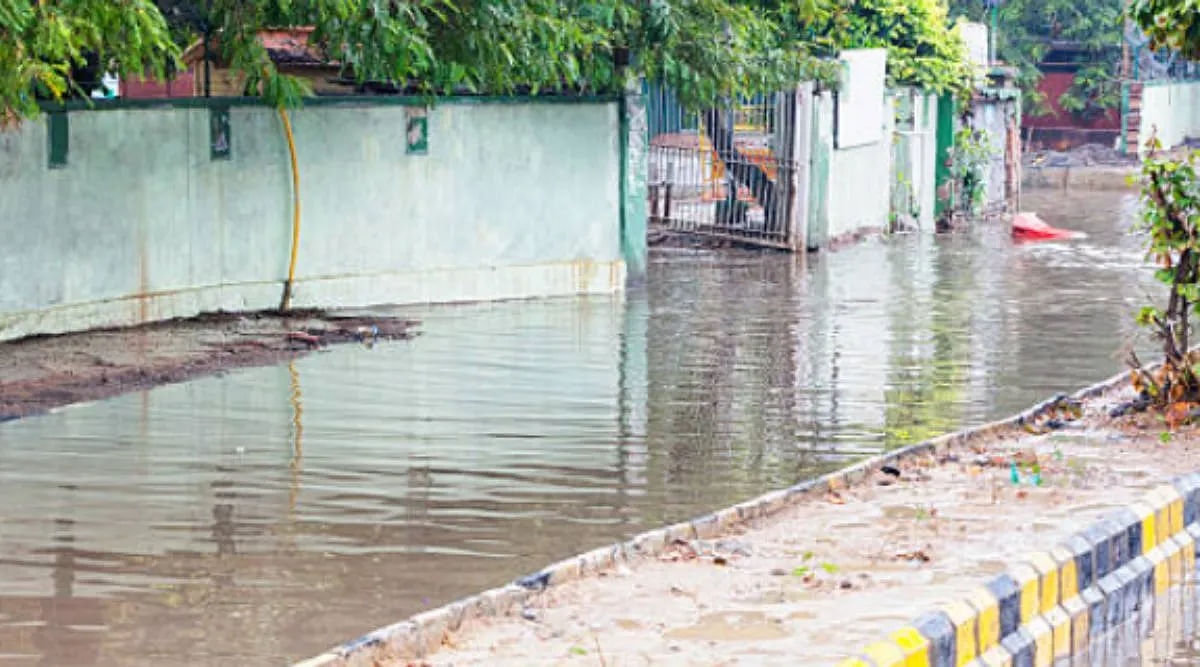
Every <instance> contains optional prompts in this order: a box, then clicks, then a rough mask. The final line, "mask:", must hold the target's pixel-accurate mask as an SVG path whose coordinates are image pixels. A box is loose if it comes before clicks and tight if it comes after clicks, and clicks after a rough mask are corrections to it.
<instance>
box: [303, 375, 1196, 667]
mask: <svg viewBox="0 0 1200 667" xmlns="http://www.w3.org/2000/svg"><path fill="white" fill-rule="evenodd" d="M1128 379H1129V372H1128V371H1126V372H1122V373H1118V374H1117V375H1114V376H1112V377H1110V378H1108V379H1107V380H1103V381H1101V382H1098V383H1096V384H1093V385H1090V386H1088V387H1085V388H1083V389H1080V390H1079V391H1077V392H1075V393H1074V394H1071V395H1070V396H1067V397H1065V398H1070V399H1074V400H1084V399H1090V398H1095V397H1097V396H1100V395H1102V394H1104V393H1106V392H1108V391H1111V390H1112V389H1114V388H1116V387H1118V386H1120V385H1122V384H1125V383H1126V382H1128ZM1063 398H1064V396H1061V395H1060V396H1055V397H1052V398H1049V399H1046V400H1044V401H1042V402H1040V403H1038V404H1036V405H1034V406H1033V407H1030V408H1028V409H1026V410H1024V411H1022V412H1020V413H1017V414H1015V415H1012V416H1010V417H1007V418H1005V419H1001V420H998V421H993V422H989V423H986V424H982V425H979V426H975V427H972V428H967V429H962V430H959V431H955V432H953V433H947V434H944V435H940V436H938V437H935V438H931V439H929V440H926V441H924V442H920V443H917V444H914V445H909V446H907V447H902V448H900V449H897V450H894V451H891V452H887V453H885V454H880V455H878V456H874V457H871V458H868V459H865V460H863V461H859V462H858V463H855V464H852V465H850V466H847V467H845V468H841V469H839V470H835V471H833V472H831V473H828V474H826V475H823V476H821V477H818V478H815V479H811V480H808V481H805V482H800V483H798V484H795V485H793V486H790V487H788V488H785V489H779V490H775V491H768V492H767V493H764V494H762V495H760V496H758V497H756V498H753V499H751V500H747V501H745V502H742V503H738V504H736V505H733V506H732V507H727V508H725V509H722V510H718V511H716V512H713V513H710V514H706V515H704V516H702V517H698V518H696V519H692V520H691V521H683V522H680V523H676V524H672V525H670V526H666V527H663V528H657V529H654V530H649V531H646V532H643V533H640V534H638V535H636V536H634V537H633V538H631V539H629V540H627V541H625V542H618V543H616V544H612V545H609V546H605V547H600V548H598V549H593V550H592V551H588V552H586V553H583V554H579V555H576V556H571V557H569V558H566V559H563V560H561V561H558V562H557V563H554V564H552V565H549V566H547V567H545V568H543V569H541V570H538V571H537V572H534V573H533V574H530V575H528V576H525V577H521V578H519V579H517V580H516V581H514V582H513V583H510V584H508V585H506V586H501V587H498V588H493V589H491V590H487V591H484V592H482V593H478V594H476V595H471V596H468V597H466V598H463V599H461V600H457V601H455V602H451V603H449V604H446V605H443V606H441V607H438V608H436V609H432V610H429V611H425V612H422V613H419V614H416V615H414V616H411V617H409V618H407V619H405V620H403V621H400V622H398V623H394V624H392V625H387V626H384V627H382V628H379V629H376V630H374V631H372V632H369V633H367V634H365V635H363V636H361V637H359V638H358V639H355V640H353V641H349V642H346V643H344V644H342V645H340V646H336V647H333V648H331V649H329V650H328V651H326V652H324V653H322V654H321V655H318V656H316V657H313V658H309V659H307V660H303V661H301V662H298V663H295V665H296V667H359V666H366V665H372V666H373V665H377V664H380V663H383V662H387V661H390V660H411V659H420V658H424V657H426V656H428V655H429V654H431V653H433V652H435V651H437V649H438V648H439V647H440V646H441V645H442V643H443V641H444V639H445V637H446V635H447V633H449V632H454V631H457V630H458V629H459V628H460V627H461V626H462V625H463V623H464V622H466V621H469V620H473V619H480V618H495V617H501V616H505V615H507V613H508V611H509V610H510V609H511V608H512V607H513V606H514V605H517V604H521V603H523V602H525V601H526V600H528V599H530V598H532V597H534V596H536V595H538V594H539V593H541V592H542V591H544V590H545V589H546V588H549V587H552V586H557V585H559V584H563V583H566V582H569V581H574V580H577V579H579V578H581V577H585V576H591V575H595V574H597V573H599V572H601V571H605V570H608V569H610V568H614V567H616V566H618V565H621V564H623V563H627V562H633V561H636V560H638V559H642V558H647V557H655V556H657V555H659V554H661V553H663V551H664V550H665V549H667V548H668V547H669V546H670V545H671V544H672V543H674V542H675V541H676V540H691V539H712V538H715V537H719V536H721V535H723V534H725V533H727V532H729V531H730V529H731V528H732V527H734V526H736V525H738V524H741V523H744V522H747V521H751V520H755V519H762V518H766V517H770V516H771V515H774V514H776V513H777V512H779V511H780V510H782V509H784V508H786V507H789V506H791V505H794V504H796V503H798V502H800V501H801V500H804V499H808V498H811V497H813V496H819V495H823V494H826V493H828V492H830V491H837V490H840V489H844V488H846V487H848V486H851V485H855V484H859V483H861V482H862V481H864V480H865V479H867V477H868V476H869V475H871V474H872V473H874V472H875V471H877V470H878V469H879V468H881V467H882V466H885V465H888V464H891V463H895V462H897V461H901V460H903V459H907V458H910V457H913V456H920V455H927V454H935V455H942V454H946V453H947V452H949V451H950V450H951V449H952V448H957V447H962V446H965V445H968V444H970V443H972V442H977V441H980V440H985V439H990V438H995V437H997V436H999V435H1001V434H1003V433H1004V432H1005V431H1008V430H1010V429H1019V428H1020V425H1021V424H1022V423H1024V422H1032V421H1035V420H1036V419H1037V418H1038V417H1040V416H1042V415H1043V414H1046V413H1048V412H1050V411H1051V410H1053V409H1054V408H1055V407H1056V406H1057V405H1058V404H1059V403H1060V402H1061V401H1062V399H1063ZM1188 479H1191V478H1188ZM1188 488H1189V489H1192V490H1193V491H1195V493H1194V494H1192V496H1189V497H1193V496H1194V501H1192V504H1191V505H1186V504H1184V506H1186V507H1190V508H1191V510H1192V513H1191V514H1190V515H1189V516H1190V517H1191V518H1192V519H1193V520H1194V519H1195V518H1196V512H1197V509H1200V474H1197V475H1196V476H1195V485H1194V486H1193V487H1188ZM1160 490H1161V491H1163V492H1165V491H1166V489H1165V488H1163V489H1160ZM1158 492H1159V491H1158V490H1156V491H1155V492H1154V493H1158ZM1179 493H1182V492H1179ZM1181 497H1182V496H1181ZM1167 511H1168V510H1164V512H1167ZM1179 511H1180V519H1181V521H1183V516H1184V515H1183V512H1184V510H1183V509H1180V510H1179ZM1152 514H1153V513H1152ZM1164 517H1165V518H1167V519H1168V521H1169V517H1170V515H1169V514H1164ZM1191 524H1192V521H1184V522H1183V524H1182V525H1183V526H1190V525H1191ZM1139 525H1140V524H1139ZM1168 525H1169V523H1168V524H1164V526H1168ZM1196 530H1197V532H1196V536H1197V537H1200V524H1198V525H1197V528H1196ZM1155 534H1156V535H1158V534H1162V535H1164V536H1165V535H1167V533H1166V532H1165V529H1164V532H1163V533H1155ZM1170 537H1172V538H1174V537H1175V535H1174V533H1172V534H1171V535H1170ZM1163 542H1164V540H1157V541H1155V545H1156V548H1157V545H1159V544H1162V543H1163ZM1193 543H1195V541H1194V540H1193ZM1180 549H1182V546H1180ZM1192 562H1193V564H1194V560H1193V561H1192ZM1111 569H1113V570H1116V569H1117V568H1116V567H1112V568H1111ZM1056 581H1057V575H1056ZM1036 585H1037V581H1036V580H1035V582H1034V586H1035V587H1036ZM1093 588H1094V586H1093ZM1080 590H1084V588H1080ZM1060 598H1061V596H1060ZM1059 601H1061V600H1056V602H1055V605H1058V603H1059ZM1089 609H1090V608H1089ZM977 617H978V614H976V616H975V617H971V616H969V614H968V615H961V618H962V619H964V620H962V627H963V628H966V627H968V625H969V624H970V623H971V622H972V621H971V620H970V619H971V618H977ZM1022 618H1024V617H1022ZM1072 618H1074V617H1072ZM1056 619H1057V615H1056ZM951 627H952V628H953V629H955V632H956V633H957V629H958V627H959V626H955V625H951ZM969 627H970V632H971V633H972V637H976V635H977V632H976V630H977V627H978V623H975V625H969ZM943 628H944V626H943ZM911 629H912V628H909V629H907V630H911ZM1039 631H1040V626H1039ZM930 632H932V630H931V631H930ZM1010 634H1011V633H1010ZM910 635H911V633H909V632H907V631H905V636H906V637H908V638H909V644H910V645H911V646H912V647H913V648H911V649H909V650H908V652H907V653H905V652H903V650H902V649H900V647H899V645H898V644H895V639H894V638H889V639H888V641H887V642H883V641H881V642H877V643H876V644H872V645H871V646H870V647H868V648H869V649H870V651H868V652H867V653H865V654H864V656H863V657H861V658H850V659H849V660H848V661H847V663H846V664H847V665H892V664H930V665H934V666H939V665H942V664H954V665H966V664H968V663H969V662H970V661H971V660H973V659H974V658H975V657H976V656H975V655H972V656H971V658H969V659H968V660H967V661H966V662H959V661H958V660H954V661H953V662H947V663H943V662H933V661H932V660H933V658H934V657H935V653H936V651H935V650H934V649H935V648H936V646H942V644H938V645H936V646H935V644H934V643H932V642H929V641H928V640H926V641H925V642H924V644H922V642H921V641H919V640H918V638H914V637H911V636H910ZM956 636H957V634H956ZM1037 636H1041V635H1037ZM918 637H920V638H924V635H920V634H918ZM938 637H941V635H938ZM1000 638H1001V639H1007V638H1008V635H1007V634H1005V635H1000ZM940 641H942V642H943V644H944V640H940ZM971 644H972V645H975V644H977V642H974V641H973V642H971ZM893 645H894V647H895V648H896V649H897V650H898V651H901V652H900V653H897V652H896V651H893V650H892V648H893ZM967 645H968V644H967V641H966V630H965V629H964V630H963V641H962V644H961V646H963V647H964V648H965V647H966V646H967ZM922 646H923V647H924V649H923V650H924V651H925V652H924V653H921V650H922V648H921V647H922ZM954 648H955V653H956V655H955V657H956V658H957V657H960V656H959V654H958V653H957V652H958V648H959V644H958V643H955V645H954ZM978 653H979V652H978V651H977V652H976V654H978ZM896 655H900V656H902V658H903V659H902V661H901V662H894V661H891V662H889V661H888V660H890V659H891V658H894V657H895V656H896ZM908 655H911V656H912V657H911V658H907V657H904V656H908ZM920 655H927V656H928V657H929V659H930V660H931V661H930V662H928V663H925V662H920V663H918V662H904V661H903V660H907V659H915V660H919V659H920V658H919V656H920ZM1032 655H1033V654H1032V653H1030V656H1032ZM855 660H857V661H859V662H854V661H855ZM985 664H993V663H985ZM996 664H1010V663H1009V662H1002V663H996ZM1011 664H1023V663H1020V662H1016V663H1011Z"/></svg>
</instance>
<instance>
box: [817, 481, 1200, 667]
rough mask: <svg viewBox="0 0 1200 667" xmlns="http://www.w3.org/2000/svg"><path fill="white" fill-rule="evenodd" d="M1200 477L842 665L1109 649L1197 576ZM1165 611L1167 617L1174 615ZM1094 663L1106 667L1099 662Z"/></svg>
mask: <svg viewBox="0 0 1200 667" xmlns="http://www.w3.org/2000/svg"><path fill="white" fill-rule="evenodd" d="M1197 519H1200V473H1194V474H1191V475H1187V476H1184V477H1180V478H1178V479H1176V480H1175V481H1174V482H1173V483H1171V484H1164V485H1162V486H1160V487H1157V488H1155V489H1154V490H1152V491H1150V492H1149V493H1147V494H1146V495H1145V496H1144V497H1143V498H1142V499H1140V500H1139V501H1137V502H1135V503H1133V504H1131V505H1129V506H1127V507H1125V508H1122V509H1120V510H1117V511H1115V512H1112V513H1110V514H1108V515H1106V516H1105V517H1104V518H1103V519H1101V520H1099V521H1097V522H1096V523H1093V524H1092V525H1091V526H1089V527H1088V528H1087V529H1086V530H1084V531H1082V532H1080V533H1077V534H1076V535H1073V536H1072V537H1071V538H1069V539H1068V540H1067V541H1066V542H1064V543H1063V544H1060V545H1059V546H1057V547H1055V548H1053V549H1051V550H1050V551H1046V552H1040V553H1034V554H1031V555H1030V556H1028V557H1027V558H1025V559H1024V560H1023V561H1021V562H1019V563H1017V564H1016V565H1014V566H1013V567H1012V568H1011V569H1010V570H1009V571H1008V572H1005V573H1004V574H1001V575H999V576H997V577H996V578H994V579H992V580H991V581H989V582H987V583H986V584H984V585H983V586H980V587H979V588H978V589H976V590H975V591H974V592H972V593H971V594H970V595H968V596H966V597H965V598H963V599H961V600H956V601H953V602H951V603H949V604H946V605H944V606H943V607H941V608H939V609H936V610H934V611H931V612H929V613H927V614H925V615H923V616H921V617H919V618H917V619H916V620H915V621H913V623H912V624H911V625H909V626H905V627H903V628H900V629H899V630H897V631H896V632H894V633H892V634H891V635H890V636H889V637H887V638H886V639H883V640H881V641H878V642H875V643H873V644H871V645H869V646H867V647H866V648H864V649H863V650H862V652H861V653H860V654H859V655H857V656H855V657H851V658H848V659H846V660H844V661H842V662H841V663H839V667H966V666H969V667H1000V666H1005V667H1007V666H1010V665H1011V666H1012V667H1024V666H1029V667H1033V666H1035V665H1036V666H1041V665H1047V666H1049V665H1053V664H1056V663H1057V662H1058V661H1060V660H1064V659H1075V658H1080V657H1085V656H1087V657H1090V658H1092V659H1093V660H1094V659H1096V658H1097V654H1098V653H1099V652H1101V651H1102V646H1101V645H1100V643H1101V642H1102V641H1103V638H1104V636H1105V634H1106V633H1108V632H1111V631H1116V630H1117V629H1118V628H1120V627H1121V626H1122V624H1123V623H1125V622H1126V621H1128V620H1131V619H1135V618H1138V619H1143V620H1144V619H1146V618H1148V616H1149V615H1153V614H1155V613H1156V609H1155V601H1156V600H1162V599H1165V596H1166V594H1167V592H1168V590H1169V589H1170V588H1171V587H1172V586H1176V585H1182V584H1183V583H1184V582H1186V581H1188V580H1189V579H1190V578H1192V576H1193V575H1194V573H1195V569H1196V556H1197V538H1200V523H1197ZM1163 607H1164V608H1163V609H1161V610H1157V611H1158V613H1160V614H1166V613H1167V609H1166V608H1165V605H1163ZM1093 664H1103V663H1095V662H1093Z"/></svg>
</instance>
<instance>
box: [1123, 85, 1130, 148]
mask: <svg viewBox="0 0 1200 667" xmlns="http://www.w3.org/2000/svg"><path fill="white" fill-rule="evenodd" d="M1121 154H1122V155H1128V154H1129V82H1128V81H1124V82H1122V83H1121Z"/></svg>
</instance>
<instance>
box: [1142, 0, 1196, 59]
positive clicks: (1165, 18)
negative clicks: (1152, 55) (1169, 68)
mask: <svg viewBox="0 0 1200 667" xmlns="http://www.w3.org/2000/svg"><path fill="white" fill-rule="evenodd" d="M1198 13H1200V11H1198V8H1197V5H1196V3H1195V2H1192V0H1132V2H1131V3H1130V4H1129V16H1130V17H1131V18H1132V19H1133V20H1134V21H1137V23H1138V25H1140V26H1141V27H1142V29H1143V30H1145V31H1146V34H1147V35H1149V37H1150V47H1151V48H1153V49H1156V50H1157V49H1160V48H1164V47H1165V48H1169V49H1172V50H1175V51H1179V52H1180V54H1181V55H1183V56H1184V57H1185V58H1189V59H1192V60H1196V59H1200V16H1197V14H1198Z"/></svg>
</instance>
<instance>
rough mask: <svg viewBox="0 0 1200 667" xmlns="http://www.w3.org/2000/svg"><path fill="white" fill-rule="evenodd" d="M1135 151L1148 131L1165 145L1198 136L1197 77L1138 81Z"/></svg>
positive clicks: (1199, 87) (1199, 97)
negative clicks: (1139, 100)
mask: <svg viewBox="0 0 1200 667" xmlns="http://www.w3.org/2000/svg"><path fill="white" fill-rule="evenodd" d="M1136 129H1137V137H1138V154H1139V155H1141V156H1144V155H1145V153H1146V148H1145V143H1146V141H1148V140H1149V139H1150V136H1151V135H1155V136H1157V137H1158V140H1159V141H1160V142H1161V143H1162V145H1163V147H1165V148H1173V147H1175V146H1178V145H1179V144H1182V143H1183V142H1184V141H1186V140H1187V139H1189V138H1194V137H1200V81H1164V82H1157V81H1147V82H1145V83H1144V84H1142V90H1141V112H1140V118H1139V119H1138V124H1137V128H1136Z"/></svg>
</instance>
